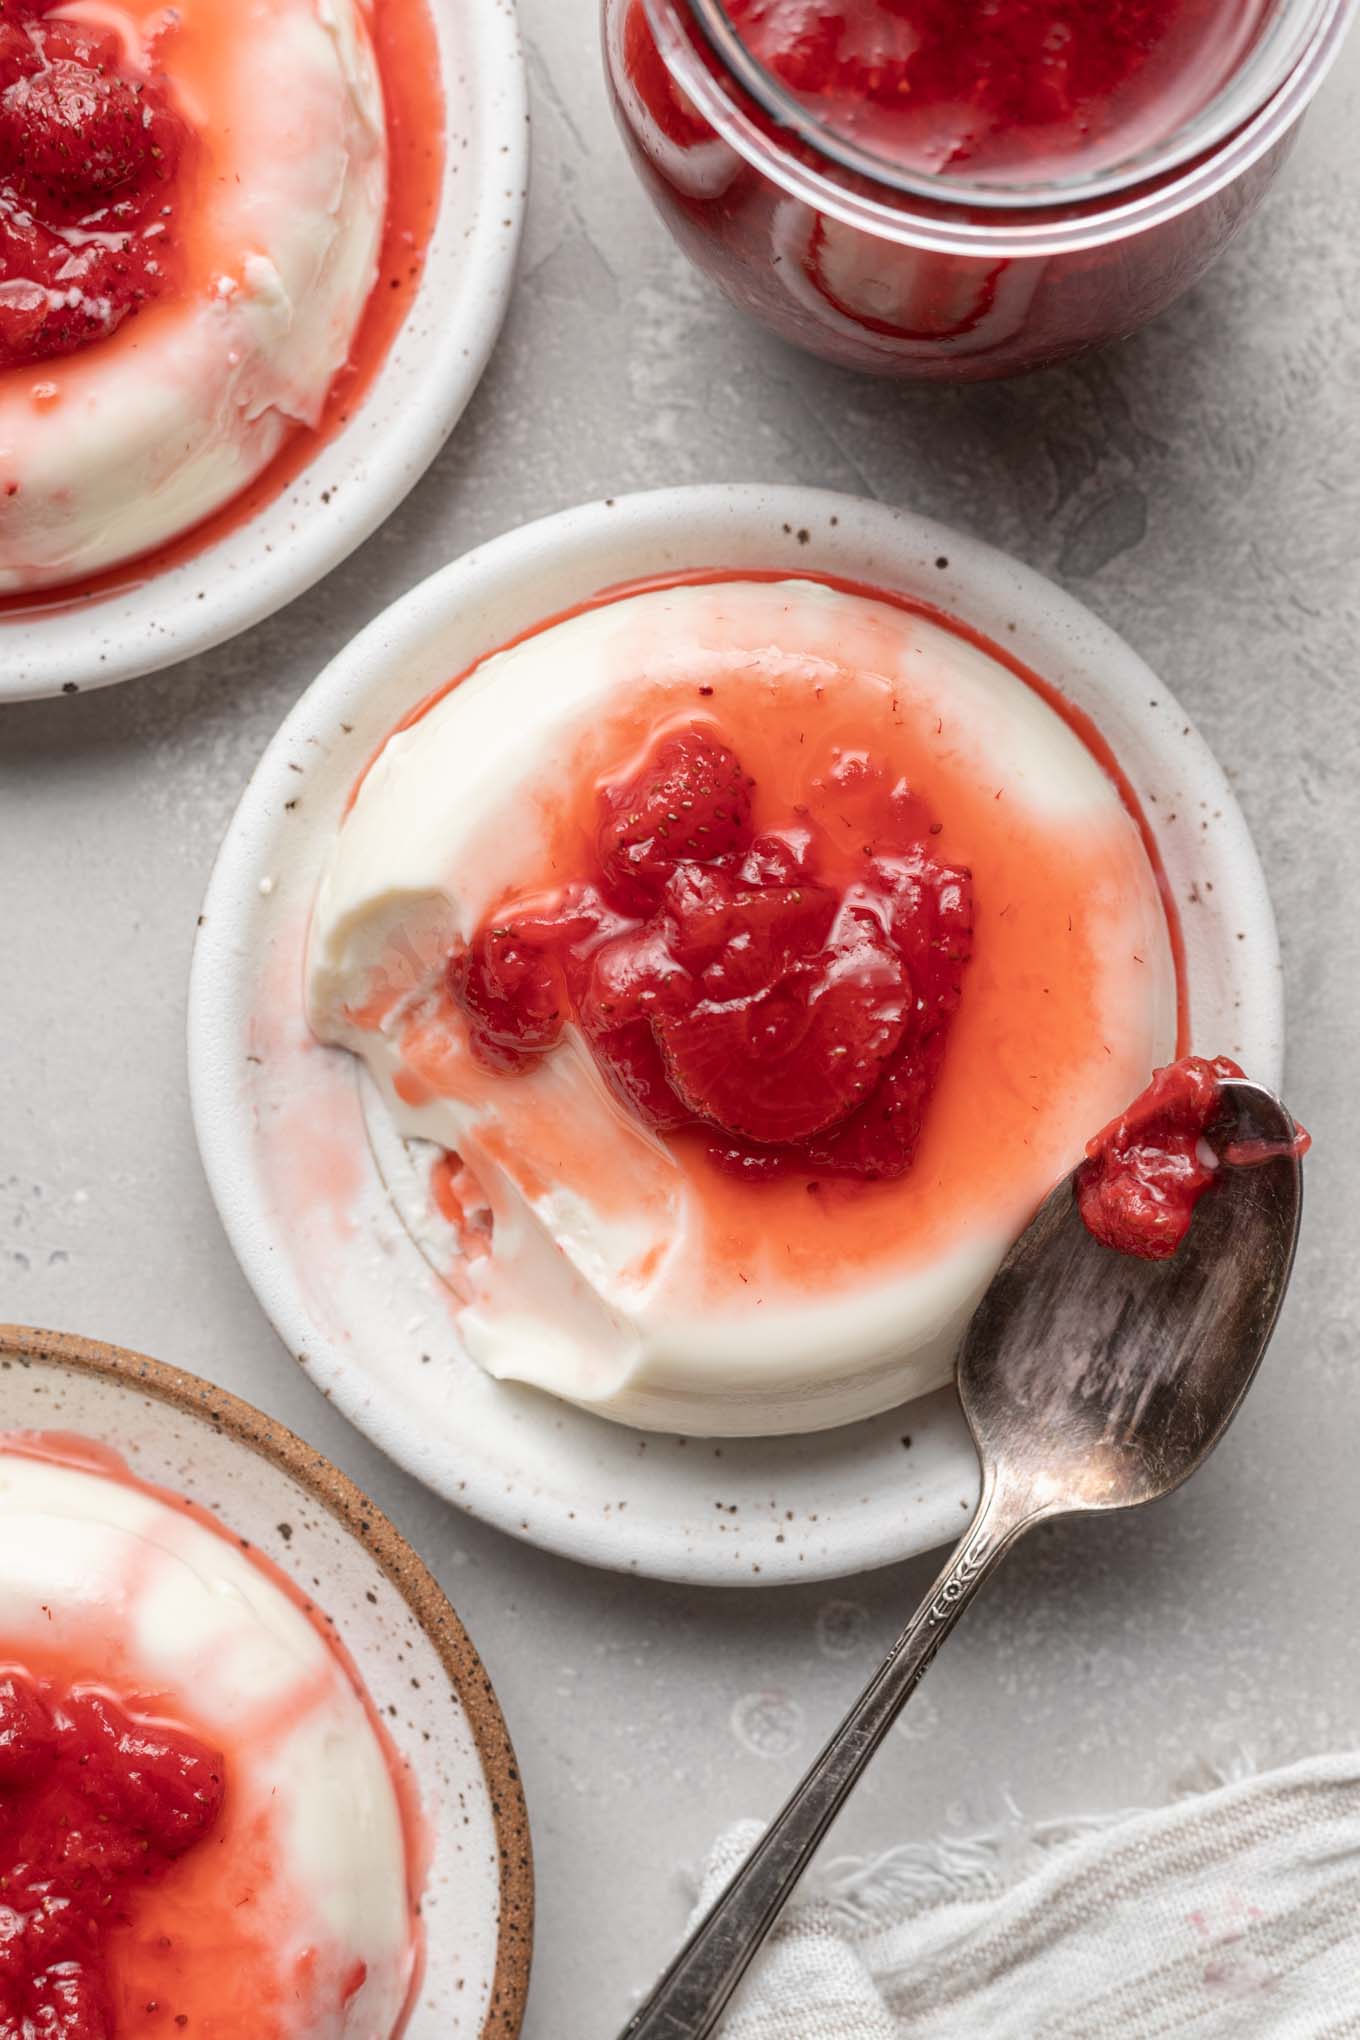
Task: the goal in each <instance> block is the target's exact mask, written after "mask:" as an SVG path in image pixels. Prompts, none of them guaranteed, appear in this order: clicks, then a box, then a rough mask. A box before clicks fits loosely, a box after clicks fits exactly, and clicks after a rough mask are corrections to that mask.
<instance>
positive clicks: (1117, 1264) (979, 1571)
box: [620, 1081, 1302, 2040]
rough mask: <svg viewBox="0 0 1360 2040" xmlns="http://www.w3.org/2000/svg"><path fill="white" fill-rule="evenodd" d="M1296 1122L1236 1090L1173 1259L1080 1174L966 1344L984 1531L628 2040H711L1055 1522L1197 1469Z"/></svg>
mask: <svg viewBox="0 0 1360 2040" xmlns="http://www.w3.org/2000/svg"><path fill="white" fill-rule="evenodd" d="M1294 1137H1295V1127H1294V1124H1293V1121H1292V1120H1291V1119H1290V1117H1289V1115H1288V1113H1287V1112H1286V1111H1285V1109H1284V1107H1283V1106H1282V1105H1281V1104H1280V1103H1279V1101H1278V1099H1276V1098H1273V1097H1272V1096H1271V1095H1270V1093H1269V1092H1268V1091H1264V1090H1262V1089H1261V1088H1260V1087H1259V1086H1257V1085H1255V1084H1248V1083H1239V1082H1235V1081H1234V1082H1231V1083H1225V1084H1224V1086H1223V1090H1222V1099H1221V1105H1220V1112H1219V1117H1218V1119H1217V1120H1216V1122H1215V1124H1214V1126H1213V1128H1211V1141H1212V1144H1213V1145H1214V1146H1215V1147H1216V1148H1217V1149H1219V1150H1220V1151H1221V1150H1222V1148H1223V1147H1224V1146H1225V1145H1226V1144H1227V1143H1229V1142H1234V1143H1242V1144H1245V1145H1246V1146H1247V1147H1248V1149H1250V1148H1251V1147H1252V1146H1254V1145H1255V1144H1257V1143H1261V1144H1263V1145H1262V1146H1261V1148H1260V1149H1259V1152H1260V1153H1261V1154H1262V1155H1263V1157H1265V1158H1264V1159H1261V1160H1259V1161H1256V1162H1255V1163H1253V1165H1252V1166H1251V1167H1247V1168H1239V1167H1225V1168H1224V1169H1223V1170H1222V1172H1221V1175H1220V1177H1219V1179H1218V1181H1217V1182H1216V1183H1215V1184H1214V1186H1213V1188H1212V1190H1211V1191H1210V1193H1209V1194H1208V1195H1207V1196H1206V1197H1205V1198H1204V1199H1203V1201H1202V1203H1201V1204H1200V1206H1199V1209H1198V1211H1197V1212H1196V1214H1195V1219H1194V1223H1193V1225H1192V1226H1191V1229H1190V1232H1189V1235H1188V1237H1187V1238H1186V1240H1185V1241H1184V1242H1183V1244H1182V1245H1181V1247H1180V1249H1179V1251H1178V1252H1177V1253H1176V1254H1175V1255H1174V1256H1173V1257H1172V1258H1171V1259H1170V1260H1166V1261H1143V1260H1137V1259H1134V1258H1132V1257H1130V1256H1128V1255H1125V1254H1117V1253H1114V1252H1112V1251H1111V1250H1110V1249H1109V1248H1108V1247H1105V1246H1102V1245H1101V1244H1100V1243H1099V1242H1098V1241H1097V1240H1095V1239H1093V1238H1092V1236H1091V1234H1090V1233H1088V1232H1087V1230H1086V1227H1085V1226H1084V1224H1083V1223H1082V1220H1081V1216H1080V1214H1079V1212H1078V1210H1077V1202H1076V1197H1075V1195H1074V1193H1073V1179H1072V1177H1070V1176H1069V1177H1065V1178H1064V1180H1063V1181H1062V1182H1061V1183H1060V1184H1059V1185H1058V1186H1057V1188H1056V1189H1055V1190H1054V1191H1053V1192H1052V1194H1051V1195H1050V1196H1049V1197H1048V1199H1047V1201H1046V1202H1045V1203H1044V1204H1043V1206H1042V1207H1041V1208H1040V1211H1039V1214H1038V1216H1037V1217H1036V1218H1035V1220H1034V1222H1033V1223H1032V1224H1031V1225H1030V1226H1029V1228H1028V1230H1027V1231H1026V1232H1024V1233H1023V1234H1022V1235H1021V1237H1020V1239H1019V1240H1018V1241H1017V1242H1016V1244H1015V1246H1014V1247H1013V1248H1012V1250H1011V1252H1010V1253H1009V1254H1008V1255H1007V1257H1006V1259H1005V1261H1004V1262H1003V1263H1002V1266H1001V1268H1000V1270H999V1271H998V1273H997V1275H996V1277H995V1280H994V1281H993V1282H992V1284H991V1287H990V1288H989V1289H988V1291H987V1294H986V1295H985V1296H984V1298H983V1300H982V1303H981V1304H980V1305H979V1307H978V1310H977V1312H976V1314H975V1315H974V1317H973V1320H972V1322H971V1324H970V1325H969V1327H968V1330H967V1333H966V1334H965V1336H964V1341H963V1346H962V1349H961V1351H960V1355H959V1377H958V1379H959V1397H960V1400H961V1401H962V1404H963V1409H964V1414H965V1415H966V1417H967V1419H968V1424H969V1428H970V1429H971V1431H972V1434H973V1440H974V1443H975V1444H976V1446H977V1449H978V1455H979V1458H980V1459H981V1462H982V1498H981V1500H980V1502H979V1503H978V1508H977V1513H976V1515H975V1516H974V1518H973V1520H972V1523H971V1524H970V1525H969V1528H968V1529H967V1531H966V1532H965V1533H964V1536H963V1538H962V1539H961V1541H960V1542H959V1544H958V1545H957V1546H956V1548H955V1550H954V1552H953V1555H952V1556H951V1558H950V1560H949V1562H948V1564H947V1565H946V1566H945V1568H944V1570H943V1571H942V1572H941V1573H940V1575H939V1577H938V1578H937V1579H936V1581H935V1583H934V1585H933V1586H932V1587H931V1588H930V1590H929V1592H928V1593H927V1595H926V1597H925V1599H924V1601H923V1602H922V1603H921V1605H920V1607H919V1608H918V1609H917V1611H916V1613H915V1615H914V1616H913V1617H912V1619H911V1621H910V1622H909V1623H908V1624H907V1627H906V1628H905V1629H904V1630H903V1632H902V1634H901V1636H900V1637H899V1638H898V1640H897V1642H896V1643H895V1644H894V1645H893V1647H892V1649H891V1651H889V1653H888V1656H887V1658H886V1659H885V1660H884V1662H883V1664H882V1665H881V1666H880V1668H879V1670H878V1671H877V1672H876V1673H875V1675H874V1677H873V1678H872V1679H871V1680H870V1682H869V1685H868V1686H867V1687H866V1688H865V1690H864V1692H863V1693H862V1694H861V1696H860V1698H859V1699H858V1700H857V1701H856V1703H855V1705H854V1706H853V1707H852V1708H851V1710H850V1712H849V1714H848V1715H847V1716H846V1718H845V1720H844V1721H843V1722H842V1723H841V1725H840V1727H839V1728H838V1729H837V1730H836V1732H835V1734H834V1735H833V1736H832V1738H831V1740H830V1742H829V1743H828V1744H827V1745H826V1748H825V1749H824V1750H823V1751H822V1753H821V1755H820V1756H819V1757H818V1758H817V1760H816V1762H815V1763H814V1764H813V1766H812V1768H811V1770H810V1771H809V1772H808V1774H807V1776H806V1777H805V1778H804V1779H803V1781H802V1783H801V1784H800V1785H799V1786H798V1787H797V1788H796V1790H795V1791H794V1793H793V1795H792V1796H791V1798H790V1799H789V1800H788V1802H787V1804H786V1805H785V1806H784V1808H783V1810H782V1812H781V1813H780V1814H779V1815H778V1816H777V1818H776V1819H775V1821H774V1822H773V1823H772V1825H771V1826H770V1827H769V1828H768V1829H767V1831H766V1833H765V1834H764V1836H763V1837H762V1838H761V1840H760V1842H759V1843H758V1844H757V1845H756V1848H755V1849H754V1851H753V1852H752V1854H751V1856H750V1857H749V1858H748V1859H747V1861H746V1863H745V1864H744V1865H743V1866H742V1868H741V1869H740V1870H739V1871H738V1872H737V1874H736V1876H735V1877H734V1878H733V1880H732V1882H731V1883H730V1884H729V1885H728V1887H727V1889H726V1890H725V1891H724V1892H723V1893H722V1895H721V1896H720V1897H719V1898H718V1899H717V1900H716V1902H715V1903H714V1905H713V1907H712V1908H711V1910H710V1911H709V1913H708V1914H707V1915H706V1917H705V1918H704V1919H703V1920H702V1921H701V1922H700V1923H699V1925H698V1927H696V1929H695V1930H694V1933H693V1934H692V1935H691V1936H690V1939H689V1941H688V1942H687V1943H686V1945H685V1947H684V1948H683V1949H682V1950H681V1951H680V1953H679V1955H678V1956H677V1957H676V1959H675V1961H674V1962H673V1963H672V1964H671V1966H670V1968H669V1969H668V1970H667V1971H666V1974H665V1975H664V1976H663V1977H662V1979H661V1981H660V1983H659V1984H658V1985H657V1987H656V1989H655V1991H654V1992H653V1993H652V1995H651V1997H650V1998H649V1999H648V2000H647V2002H646V2004H644V2005H643V2006H642V2007H641V2009H640V2010H639V2011H637V2012H636V2013H635V2014H634V2016H633V2018H632V2019H630V2021H629V2022H628V2025H627V2026H626V2027H625V2029H624V2032H623V2034H622V2035H621V2036H620V2040H704V2036H706V2035H707V2034H710V2033H712V2031H713V2029H714V2027H715V2026H716V2025H717V2022H718V2020H719V2019H720V2018H721V2016H722V2013H723V2010H724V2007H725V2006H726V2005H727V2003H728V2001H729V1999H730V1998H731V1996H732V1993H733V1992H734V1991H735V1989H736V1987H737V1985H738V1983H739V1982H740V1981H741V1978H742V1976H743V1975H744V1973H745V1971H746V1968H747V1966H748V1964H749V1963H750V1961H751V1959H752V1957H753V1956H754V1955H755V1953H756V1951H757V1949H758V1948H759V1947H760V1945H761V1943H762V1941H763V1940H764V1939H765V1936H766V1935H767V1934H768V1933H769V1931H770V1929H771V1927H772V1926H773V1925H774V1923H775V1920H776V1919H777V1918H778V1916H779V1913H780V1911H781V1909H782V1907H783V1905H784V1902H785V1900H786V1899H787V1898H788V1897H789V1895H790V1893H791V1892H792V1890H793V1888H794V1886H795V1885H796V1883H797V1882H798V1879H799V1878H800V1877H801V1875H802V1873H803V1871H804V1870H805V1869H806V1868H807V1865H808V1863H809V1861H810V1860H811V1857H812V1855H813V1852H814V1851H815V1849H816V1848H817V1845H818V1843H819V1842H820V1841H821V1839H822V1837H823V1836H824V1835H825V1833H826V1831H827V1829H828V1828H829V1827H830V1825H831V1823H832V1821H833V1820H834V1819H835V1817H836V1815H837V1813H838V1812H839V1811H840V1809H841V1807H842V1806H843V1805H844V1803H845V1800H846V1798H847V1797H848V1796H849V1793H850V1791H851V1789H852V1788H853V1787H854V1785H855V1784H856V1783H857V1782H858V1780H859V1778H860V1776H861V1774H862V1773H863V1771H864V1769H865V1767H866V1766H867V1764H868V1762H869V1759H870V1758H871V1757H872V1756H873V1754H874V1751H875V1750H876V1749H877V1748H878V1746H879V1744H880V1743H881V1742H882V1740H883V1738H884V1736H885V1735H886V1734H887V1732H888V1730H889V1729H890V1728H891V1726H892V1724H893V1722H894V1721H895V1720H896V1718H897V1715H898V1714H899V1712H900V1711H901V1709H902V1707H903V1706H904V1705H905V1703H906V1701H907V1700H908V1699H909V1697H910V1695H911V1694H912V1692H913V1691H914V1689H915V1687H916V1684H917V1682H918V1681H919V1679H920V1678H921V1675H922V1674H923V1672H924V1671H925V1670H926V1667H927V1666H928V1665H929V1663H930V1661H931V1659H932V1658H933V1657H934V1655H935V1653H936V1651H937V1650H938V1649H939V1647H940V1645H941V1644H942V1643H943V1642H944V1639H945V1637H946V1636H948V1634H949V1632H950V1630H951V1629H952V1628H953V1626H954V1623H955V1622H956V1621H957V1620H958V1617H959V1616H960V1614H961V1613H962V1612H963V1610H964V1608H965V1607H966V1606H967V1605H968V1602H969V1601H970V1600H971V1599H972V1596H973V1595H974V1594H975V1593H976V1592H977V1589H978V1588H979V1587H980V1586H981V1585H982V1583H983V1581H984V1580H985V1579H987V1578H988V1577H989V1576H990V1574H991V1573H992V1572H993V1571H994V1570H995V1568H996V1567H997V1565H998V1564H999V1563H1000V1561H1001V1559H1002V1558H1003V1557H1004V1556H1005V1554H1006V1553H1007V1552H1008V1551H1009V1550H1010V1549H1011V1547H1012V1545H1014V1544H1015V1542H1016V1541H1017V1539H1018V1538H1020V1537H1021V1536H1022V1535H1023V1534H1024V1532H1025V1531H1026V1530H1029V1529H1031V1528H1032V1527H1033V1525H1034V1524H1036V1523H1042V1522H1046V1521H1048V1520H1050V1519H1051V1518H1052V1517H1054V1516H1064V1515H1085V1514H1090V1513H1092V1512H1093V1511H1095V1510H1103V1509H1126V1508H1132V1507H1134V1506H1135V1505H1136V1504H1138V1503H1140V1502H1150V1501H1155V1500H1156V1499H1157V1498H1158V1497H1159V1496H1161V1495H1165V1494H1168V1493H1169V1492H1170V1491H1171V1489H1172V1488H1174V1487H1178V1486H1179V1485H1180V1483H1181V1482H1182V1481H1183V1480H1186V1479H1188V1478H1189V1476H1190V1475H1191V1474H1192V1473H1193V1472H1195V1470H1196V1468H1197V1467H1199V1466H1201V1465H1202V1464H1203V1462H1204V1460H1205V1459H1207V1457H1208V1456H1209V1454H1210V1452H1212V1450H1213V1448H1214V1446H1215V1445H1216V1444H1217V1443H1218V1441H1219V1439H1220V1438H1221V1437H1222V1435H1223V1433H1224V1431H1225V1430H1226V1429H1227V1427H1228V1425H1229V1423H1230V1422H1231V1420H1232V1418H1233V1416H1234V1414H1235V1413H1236V1411H1237V1408H1238V1405H1239V1404H1240V1403H1241V1401H1242V1398H1243V1396H1244V1395H1245V1394H1246V1392H1247V1390H1248V1388H1249V1387H1250V1386H1251V1382H1252V1378H1253V1376H1254V1375H1255V1373H1256V1370H1257V1367H1258V1366H1259V1365H1260V1362H1261V1356H1262V1355H1263V1353H1264V1352H1265V1349H1266V1346H1267V1344H1268V1343H1269V1340H1270V1335H1271V1333H1272V1331H1273V1330H1274V1328H1275V1321H1276V1318H1277V1317H1278V1316H1279V1311H1280V1305H1281V1303H1282V1301H1283V1299H1284V1293H1285V1289H1286V1286H1287V1284H1288V1281H1289V1272H1290V1269H1291V1267H1292V1265H1293V1260H1294V1247H1295V1242H1296V1240H1297V1238H1298V1229H1299V1214H1300V1210H1301V1205H1302V1176H1301V1171H1300V1167H1299V1161H1298V1157H1297V1155H1296V1154H1295V1153H1294V1152H1293V1151H1292V1145H1291V1144H1292V1143H1293V1141H1294Z"/></svg>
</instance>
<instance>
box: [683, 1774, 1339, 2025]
mask: <svg viewBox="0 0 1360 2040" xmlns="http://www.w3.org/2000/svg"><path fill="white" fill-rule="evenodd" d="M760 1832H761V1830H760V1827H759V1825H758V1824H757V1823H755V1822H745V1823H743V1824H742V1825H741V1826H740V1827H736V1828H733V1829H730V1830H729V1831H728V1832H727V1833H726V1834H724V1835H723V1836H722V1837H721V1838H720V1839H719V1841H718V1842H717V1844H716V1845H715V1847H714V1849H713V1851H712V1854H711V1855H710V1857H709V1859H708V1862H707V1864H706V1866H705V1869H704V1873H703V1879H702V1887H701V1890H700V1895H699V1902H698V1906H697V1908H696V1917H698V1915H699V1913H701V1912H702V1911H704V1910H706V1909H707V1907H708V1905H709V1904H711V1902H712V1900H713V1899H714V1898H715V1897H716V1896H717V1894H718V1892H719V1891H721V1889H722V1888H723V1886H724V1885H725V1884H726V1883H727V1881H728V1879H729V1878H730V1877H731V1875H732V1873H733V1871H734V1870H735V1869H736V1867H737V1865H738V1864H739V1863H740V1862H741V1861H742V1859H743V1858H744V1856H745V1855H746V1853H747V1851H748V1850H749V1849H750V1848H751V1846H752V1844H753V1843H754V1841H755V1840H756V1839H757V1837H758V1836H759V1834H760ZM1017 1855H1019V1857H1020V1861H1019V1862H1016V1861H1015V1860H1014V1859H1015V1858H1016V1856H1017ZM1008 1859H1010V1860H1008ZM720 2032H721V2036H722V2040H901V2036H903V2035H912V2036H913V2040H916V2036H924V2040H1106V2036H1108V2040H1153V2036H1155V2035H1161V2034H1181V2033H1185V2034H1190V2035H1193V2036H1194V2040H1220V2036H1223V2040H1248V2036H1250V2040H1255V2036H1258V2035H1269V2036H1270V2040H1340V2036H1343V2035H1360V1755H1357V1756H1336V1757H1318V1758H1310V1759H1309V1760H1308V1761H1306V1762H1304V1763H1299V1764H1294V1765H1292V1766H1290V1767H1289V1768H1288V1769H1286V1770H1281V1771H1274V1772H1270V1773H1267V1774H1264V1775H1262V1776H1258V1777H1249V1778H1246V1779H1243V1780H1239V1781H1238V1782H1235V1783H1230V1784H1226V1785H1221V1786H1219V1787H1218V1788H1217V1789H1215V1790H1212V1791H1206V1792H1202V1793H1197V1794H1195V1795H1194V1796H1193V1797H1191V1798H1188V1799H1186V1800H1183V1801H1180V1802H1178V1803H1177V1804H1175V1805H1173V1806H1170V1807H1166V1808H1164V1809H1162V1810H1160V1811H1158V1812H1138V1813H1130V1814H1127V1815H1123V1816H1118V1817H1116V1818H1114V1819H1112V1820H1108V1821H1099V1822H1088V1823H1078V1824H1076V1825H1075V1826H1065V1827H1057V1826H1050V1827H1048V1828H1041V1829H1037V1830H1035V1831H1034V1832H1033V1833H1032V1834H1031V1835H1030V1836H1029V1837H1028V1839H1027V1841H1026V1844H1025V1846H1024V1848H1023V1850H1017V1849H1016V1847H1015V1844H1014V1842H1013V1841H1012V1842H1010V1843H1006V1842H1002V1841H999V1840H997V1839H992V1840H981V1841H976V1842H965V1843H958V1842H941V1843H938V1844H936V1845H934V1846H931V1847H924V1846H911V1847H906V1848H901V1849H896V1850H894V1851H892V1852H891V1853H890V1854H888V1855H885V1856H882V1857H880V1858H878V1859H877V1860H876V1861H874V1862H871V1863H848V1862H841V1863H839V1864H838V1863H832V1864H830V1865H828V1866H827V1868H826V1869H825V1870H822V1871H814V1872H813V1874H812V1876H811V1877H810V1878H809V1880H808V1881H807V1883H806V1884H805V1885H804V1886H803V1889H802V1892H801V1893H800V1895H799V1897H798V1899H797V1900H796V1901H795V1903H794V1904H793V1905H792V1906H791V1907H790V1909H789V1911H788V1912H787V1913H786V1915H785V1917H784V1919H783V1920H782V1921H781V1923H780V1925H779V1926H778V1927H777V1928H776V1930H775V1932H774V1934H773V1936H772V1937H771V1939H770V1941H769V1942H768V1944H767V1946H766V1948H765V1950H764V1951H763V1953H762V1954H761V1956H760V1958H759V1959H758V1962H757V1964H756V1966H755V1967H754V1968H753V1969H752V1971H751V1973H750V1975H749V1976H748V1977H747V1979H746V1982H745V1983H744V1984H743V1986H742V1989H741V1991H740V1993H739V1994H738V1996H737V1997H736V1999H735V2000H734V2001H733V2005H732V2007H731V2009H730V2010H729V2012H728V2015H727V2018H726V2020H725V2021H724V2023H723V2025H722V2027H721V2028H720Z"/></svg>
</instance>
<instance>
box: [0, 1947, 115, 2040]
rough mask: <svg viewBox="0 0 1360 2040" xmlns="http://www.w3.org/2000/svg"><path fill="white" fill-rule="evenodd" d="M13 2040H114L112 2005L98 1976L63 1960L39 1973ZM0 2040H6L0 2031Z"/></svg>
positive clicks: (5, 2035)
mask: <svg viewBox="0 0 1360 2040" xmlns="http://www.w3.org/2000/svg"><path fill="white" fill-rule="evenodd" d="M25 1996H26V2000H27V2002H26V2005H25V2012H24V2016H23V2017H22V2018H21V2019H20V2020H19V2022H18V2023H17V2024H16V2025H15V2026H14V2028H13V2033H14V2040H20V2036H22V2040H30V2036H31V2040H114V2032H115V2026H114V2011H113V2003H112V1999H111V1998H110V1995H109V1992H108V1989H107V1987H106V1985H105V1983H104V1980H103V1978H102V1976H99V1975H98V1974H96V1973H95V1971H94V1970H93V1968H91V1967H89V1966H87V1965H86V1964H85V1963H83V1962H79V1961H75V1960H72V1959H71V1958H70V1957H67V1959H66V1960H64V1961H62V1962H57V1963H54V1964H53V1965H52V1967H51V1968H50V1969H44V1970H40V1971H39V1972H38V1974H37V1975H36V1976H34V1978H33V1979H32V1981H31V1983H30V1984H29V1986H28V1989H27V1992H26V1993H25ZM0 2040H9V2036H8V2035H7V2034H6V2033H5V2031H4V2029H3V2028H0Z"/></svg>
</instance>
